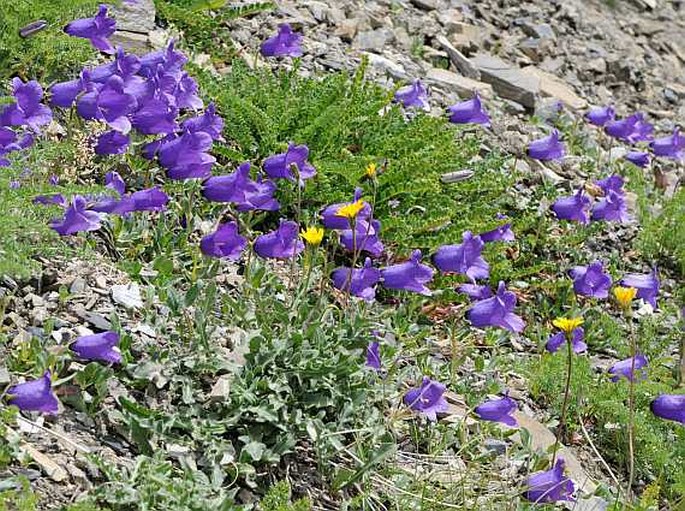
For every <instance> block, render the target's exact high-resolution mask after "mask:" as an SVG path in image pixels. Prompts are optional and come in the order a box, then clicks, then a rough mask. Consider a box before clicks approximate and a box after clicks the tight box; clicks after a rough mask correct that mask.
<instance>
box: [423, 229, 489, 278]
mask: <svg viewBox="0 0 685 511" xmlns="http://www.w3.org/2000/svg"><path fill="white" fill-rule="evenodd" d="M484 246H485V243H483V240H482V239H481V238H480V236H474V235H473V234H472V233H471V231H464V234H463V235H462V243H460V244H459V245H444V246H442V247H440V248H438V250H437V252H436V253H435V256H433V262H434V263H435V266H437V267H438V269H439V270H440V271H441V272H442V273H461V274H462V275H466V276H467V277H468V278H469V279H471V281H475V280H476V279H487V278H488V277H489V276H490V265H489V264H488V263H487V262H485V259H483V257H482V256H481V253H482V252H483V247H484Z"/></svg>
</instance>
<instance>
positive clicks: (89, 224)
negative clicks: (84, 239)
mask: <svg viewBox="0 0 685 511" xmlns="http://www.w3.org/2000/svg"><path fill="white" fill-rule="evenodd" d="M50 227H52V228H53V229H54V230H55V231H57V233H58V234H59V235H60V236H69V235H71V234H76V233H77V232H81V231H97V230H98V229H99V228H100V215H99V214H98V213H96V212H95V211H87V210H86V199H84V198H83V197H81V196H80V195H77V196H75V197H74V198H73V199H72V201H71V203H70V204H69V205H68V206H67V207H66V209H65V211H64V218H62V219H61V220H59V219H56V220H53V221H52V222H51V223H50Z"/></svg>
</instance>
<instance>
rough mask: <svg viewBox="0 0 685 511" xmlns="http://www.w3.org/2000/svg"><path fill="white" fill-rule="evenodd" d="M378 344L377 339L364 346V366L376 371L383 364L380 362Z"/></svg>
mask: <svg viewBox="0 0 685 511" xmlns="http://www.w3.org/2000/svg"><path fill="white" fill-rule="evenodd" d="M380 346H381V345H380V343H379V342H378V341H373V342H371V343H370V344H369V345H368V347H367V348H366V367H370V368H372V369H374V370H376V371H380V369H381V367H382V365H383V364H382V363H381V354H380Z"/></svg>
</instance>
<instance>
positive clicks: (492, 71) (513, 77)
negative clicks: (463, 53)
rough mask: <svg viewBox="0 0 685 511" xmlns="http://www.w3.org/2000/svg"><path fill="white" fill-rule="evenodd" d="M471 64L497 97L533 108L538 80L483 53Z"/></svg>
mask: <svg viewBox="0 0 685 511" xmlns="http://www.w3.org/2000/svg"><path fill="white" fill-rule="evenodd" d="M471 63H472V64H473V65H474V66H476V68H478V70H479V71H480V75H481V80H483V81H484V82H486V83H489V84H490V85H492V88H493V89H495V92H496V93H497V94H498V95H499V96H501V97H503V98H506V99H511V100H512V101H516V102H517V103H519V104H521V105H523V106H525V107H526V108H531V109H532V108H535V101H536V99H537V97H538V94H540V78H538V77H537V76H535V75H533V74H532V73H527V72H525V71H524V70H522V69H519V68H517V67H514V66H512V65H511V64H509V63H508V62H505V61H503V60H502V59H499V58H497V57H493V56H492V55H488V54H484V53H479V54H477V55H476V56H475V57H473V58H472V59H471Z"/></svg>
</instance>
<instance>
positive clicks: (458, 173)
mask: <svg viewBox="0 0 685 511" xmlns="http://www.w3.org/2000/svg"><path fill="white" fill-rule="evenodd" d="M473 174H474V172H473V170H471V169H463V170H455V171H454V172H448V173H446V174H443V175H442V176H440V181H442V182H443V183H445V184H451V183H458V182H460V181H466V180H467V179H470V178H471V177H473Z"/></svg>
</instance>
